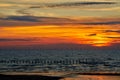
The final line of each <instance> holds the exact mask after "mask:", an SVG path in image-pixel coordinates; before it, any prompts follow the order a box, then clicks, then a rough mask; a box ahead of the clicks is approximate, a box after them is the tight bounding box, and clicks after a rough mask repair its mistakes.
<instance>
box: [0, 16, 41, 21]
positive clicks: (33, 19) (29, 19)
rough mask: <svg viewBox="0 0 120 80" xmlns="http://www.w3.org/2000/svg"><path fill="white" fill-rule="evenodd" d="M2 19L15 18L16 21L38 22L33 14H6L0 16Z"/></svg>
mask: <svg viewBox="0 0 120 80" xmlns="http://www.w3.org/2000/svg"><path fill="white" fill-rule="evenodd" d="M0 19H2V20H16V21H30V22H38V21H39V20H38V17H35V16H34V17H33V16H8V17H6V18H0Z"/></svg>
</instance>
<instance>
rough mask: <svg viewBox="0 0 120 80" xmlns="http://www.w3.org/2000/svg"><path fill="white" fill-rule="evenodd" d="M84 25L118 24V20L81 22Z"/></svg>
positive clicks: (119, 22)
mask: <svg viewBox="0 0 120 80" xmlns="http://www.w3.org/2000/svg"><path fill="white" fill-rule="evenodd" d="M81 24H85V25H114V24H120V21H108V22H105V21H104V22H101V21H100V22H86V23H81Z"/></svg>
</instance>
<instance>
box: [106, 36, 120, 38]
mask: <svg viewBox="0 0 120 80" xmlns="http://www.w3.org/2000/svg"><path fill="white" fill-rule="evenodd" d="M107 38H120V37H112V36H109V37H107Z"/></svg>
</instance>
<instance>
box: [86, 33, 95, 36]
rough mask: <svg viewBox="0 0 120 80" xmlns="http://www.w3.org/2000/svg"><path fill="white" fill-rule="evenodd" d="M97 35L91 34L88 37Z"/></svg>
mask: <svg viewBox="0 0 120 80" xmlns="http://www.w3.org/2000/svg"><path fill="white" fill-rule="evenodd" d="M96 35H97V34H95V33H93V34H89V35H88V36H96Z"/></svg>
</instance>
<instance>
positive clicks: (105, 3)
mask: <svg viewBox="0 0 120 80" xmlns="http://www.w3.org/2000/svg"><path fill="white" fill-rule="evenodd" d="M103 4H104V5H110V4H116V3H115V2H67V3H56V4H55V3H54V4H52V3H51V4H44V5H38V6H31V7H30V8H44V7H48V8H54V7H75V6H76V7H77V6H85V5H103Z"/></svg>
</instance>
